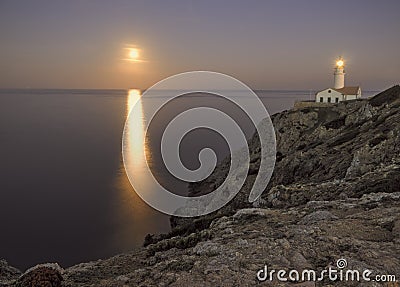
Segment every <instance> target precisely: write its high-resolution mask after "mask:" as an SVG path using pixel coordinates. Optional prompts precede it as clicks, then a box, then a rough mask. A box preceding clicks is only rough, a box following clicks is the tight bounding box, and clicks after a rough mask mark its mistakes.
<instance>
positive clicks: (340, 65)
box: [333, 58, 345, 89]
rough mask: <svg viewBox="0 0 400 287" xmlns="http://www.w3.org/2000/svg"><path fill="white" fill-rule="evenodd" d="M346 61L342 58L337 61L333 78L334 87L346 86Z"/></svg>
mask: <svg viewBox="0 0 400 287" xmlns="http://www.w3.org/2000/svg"><path fill="white" fill-rule="evenodd" d="M344 74H345V72H344V61H343V59H342V58H339V60H338V61H337V62H336V67H335V72H334V73H333V75H334V80H333V88H334V89H341V88H344Z"/></svg>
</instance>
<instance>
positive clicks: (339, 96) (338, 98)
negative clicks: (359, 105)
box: [315, 57, 361, 104]
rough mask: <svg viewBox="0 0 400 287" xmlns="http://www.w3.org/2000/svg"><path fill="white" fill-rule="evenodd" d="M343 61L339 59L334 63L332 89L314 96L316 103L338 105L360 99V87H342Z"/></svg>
mask: <svg viewBox="0 0 400 287" xmlns="http://www.w3.org/2000/svg"><path fill="white" fill-rule="evenodd" d="M344 74H345V72H344V60H343V58H342V57H340V58H339V59H338V60H337V61H336V65H335V69H334V73H333V88H327V89H324V90H322V91H319V92H317V93H316V94H315V102H317V103H328V104H330V103H339V102H342V101H350V100H356V99H359V98H361V88H360V86H347V87H346V86H345V85H344Z"/></svg>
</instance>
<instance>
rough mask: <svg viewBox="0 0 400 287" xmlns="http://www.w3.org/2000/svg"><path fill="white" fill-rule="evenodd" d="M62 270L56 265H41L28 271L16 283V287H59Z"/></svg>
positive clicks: (61, 279)
mask: <svg viewBox="0 0 400 287" xmlns="http://www.w3.org/2000/svg"><path fill="white" fill-rule="evenodd" d="M62 273H63V269H61V267H60V266H59V265H58V264H41V265H37V266H35V267H33V268H30V269H28V270H27V271H26V272H25V273H24V274H23V275H22V276H21V277H20V278H19V279H18V280H17V282H16V286H17V287H61V281H63V277H62Z"/></svg>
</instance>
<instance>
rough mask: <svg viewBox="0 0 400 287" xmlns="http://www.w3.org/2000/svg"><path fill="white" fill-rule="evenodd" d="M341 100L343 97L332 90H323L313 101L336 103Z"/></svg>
mask: <svg viewBox="0 0 400 287" xmlns="http://www.w3.org/2000/svg"><path fill="white" fill-rule="evenodd" d="M343 100H344V98H343V95H342V94H341V93H339V92H337V91H335V90H333V89H325V90H323V91H320V92H318V93H317V94H316V96H315V101H316V102H319V103H338V102H341V101H343Z"/></svg>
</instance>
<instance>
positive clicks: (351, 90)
mask: <svg viewBox="0 0 400 287" xmlns="http://www.w3.org/2000/svg"><path fill="white" fill-rule="evenodd" d="M359 89H360V86H354V87H343V88H341V89H334V88H326V89H323V90H321V91H318V92H316V93H315V94H316V95H317V94H318V93H320V92H323V91H326V90H333V91H336V92H338V93H341V94H343V95H357V94H358V90H359Z"/></svg>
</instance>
